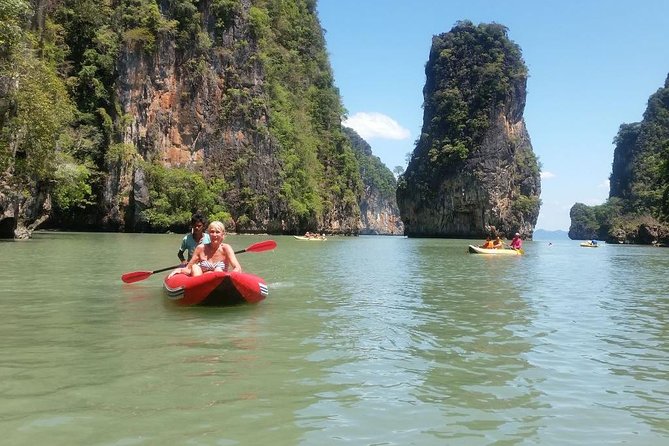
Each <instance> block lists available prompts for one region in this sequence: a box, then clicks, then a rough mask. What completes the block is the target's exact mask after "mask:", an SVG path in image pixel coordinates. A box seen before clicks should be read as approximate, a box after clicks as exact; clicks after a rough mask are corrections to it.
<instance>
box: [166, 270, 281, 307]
mask: <svg viewBox="0 0 669 446" xmlns="http://www.w3.org/2000/svg"><path fill="white" fill-rule="evenodd" d="M163 285H164V288H165V293H167V297H168V298H169V299H170V300H173V301H175V302H177V303H178V304H180V305H236V304H240V303H251V304H255V303H258V302H260V301H261V300H263V299H264V298H266V297H267V294H268V292H269V290H268V288H267V284H266V283H265V281H264V280H263V279H262V278H260V277H258V276H254V275H253V274H248V273H233V272H230V273H229V272H223V271H221V272H213V271H212V272H207V273H204V274H202V275H201V276H197V277H191V276H187V275H186V274H175V275H174V276H172V277H166V278H165V282H164V283H163Z"/></svg>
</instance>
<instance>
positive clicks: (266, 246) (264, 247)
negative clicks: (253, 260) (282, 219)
mask: <svg viewBox="0 0 669 446" xmlns="http://www.w3.org/2000/svg"><path fill="white" fill-rule="evenodd" d="M274 248H276V242H275V241H274V240H265V241H264V242H258V243H254V244H252V245H251V246H249V247H248V248H246V249H245V250H244V251H245V252H262V251H269V250H270V249H274Z"/></svg>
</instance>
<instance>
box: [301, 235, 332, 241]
mask: <svg viewBox="0 0 669 446" xmlns="http://www.w3.org/2000/svg"><path fill="white" fill-rule="evenodd" d="M293 237H295V238H296V239H297V240H304V241H309V242H324V241H325V240H327V239H326V238H325V237H322V236H319V237H304V236H302V235H294V236H293Z"/></svg>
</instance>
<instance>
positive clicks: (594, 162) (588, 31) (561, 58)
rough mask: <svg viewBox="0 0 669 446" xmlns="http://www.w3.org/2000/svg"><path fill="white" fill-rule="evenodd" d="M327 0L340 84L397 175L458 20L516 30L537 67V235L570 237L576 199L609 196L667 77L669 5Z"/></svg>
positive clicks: (322, 8)
mask: <svg viewBox="0 0 669 446" xmlns="http://www.w3.org/2000/svg"><path fill="white" fill-rule="evenodd" d="M634 5H635V6H632V4H631V2H629V1H626V2H623V1H619V0H609V1H604V0H602V1H587V0H584V1H581V2H576V1H565V2H548V1H540V0H522V1H521V0H518V1H514V0H508V1H499V0H486V1H484V0H468V1H449V0H412V1H406V0H385V1H384V0H355V1H354V0H319V2H318V15H319V18H320V21H321V25H322V27H323V28H324V30H325V39H326V45H327V50H328V53H329V56H330V63H331V65H332V68H333V70H334V76H335V84H336V86H337V87H338V88H339V90H340V94H341V97H342V100H343V102H344V107H345V108H346V110H347V112H348V119H349V120H348V121H346V124H347V125H349V126H350V127H352V128H354V129H356V130H357V131H358V133H360V135H361V136H362V137H363V138H365V140H366V141H367V142H368V143H369V144H370V146H371V147H372V150H373V152H374V154H375V155H377V156H378V157H379V158H381V161H383V162H384V163H385V164H386V166H388V168H390V169H391V170H392V169H393V168H394V167H395V166H402V167H403V168H404V167H406V161H405V159H406V153H408V152H411V151H412V150H413V148H414V143H415V140H416V139H417V137H418V135H419V133H420V130H421V127H422V119H423V109H422V103H423V94H422V91H423V86H424V84H425V71H424V68H425V62H426V61H427V58H428V54H429V51H430V46H431V44H432V36H433V35H437V34H441V33H444V32H448V31H449V30H450V29H451V28H452V27H453V26H454V25H455V23H456V22H457V21H459V20H471V21H472V22H474V23H475V24H478V23H490V22H496V23H499V24H502V25H504V26H506V27H507V28H508V29H509V32H508V34H509V38H510V39H511V40H513V41H514V42H516V43H517V44H518V45H519V46H520V48H521V50H522V52H523V59H524V60H525V64H526V65H527V67H528V69H529V79H528V83H527V90H528V93H527V104H526V106H525V114H524V116H525V123H526V125H527V129H528V132H529V134H530V138H531V140H532V146H533V148H534V153H535V154H536V155H537V156H538V157H539V161H540V163H541V165H542V181H541V183H542V193H541V199H542V202H543V205H542V208H541V213H540V215H539V221H538V222H537V228H542V229H547V230H555V229H563V230H567V229H568V228H569V223H570V220H569V209H570V208H571V206H572V205H573V204H574V203H576V202H581V203H586V204H591V205H592V204H600V203H602V202H604V200H605V199H606V198H607V197H608V193H609V187H608V177H609V175H610V173H611V163H612V162H613V150H614V146H613V138H614V137H615V136H616V134H617V133H618V128H619V127H620V124H622V123H630V122H638V121H640V120H641V119H642V117H643V112H644V111H645V109H646V103H647V101H648V97H649V96H650V95H651V94H653V93H654V92H655V91H657V90H658V89H659V88H661V87H662V86H663V85H664V81H665V79H666V78H667V74H668V73H669V1H668V2H665V1H663V0H662V1H660V0H652V1H643V0H641V1H639V2H636V3H634Z"/></svg>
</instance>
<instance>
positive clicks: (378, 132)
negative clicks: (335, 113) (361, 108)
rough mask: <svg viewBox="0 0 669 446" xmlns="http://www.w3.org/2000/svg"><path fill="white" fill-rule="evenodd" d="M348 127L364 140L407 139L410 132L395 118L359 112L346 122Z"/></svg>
mask: <svg viewBox="0 0 669 446" xmlns="http://www.w3.org/2000/svg"><path fill="white" fill-rule="evenodd" d="M342 124H344V125H345V126H346V127H350V128H352V129H353V130H355V131H356V132H357V133H358V135H360V136H361V137H362V138H363V139H366V140H367V139H372V138H380V139H398V140H399V139H407V138H409V137H410V136H411V133H410V132H409V130H407V129H405V128H404V127H402V126H401V125H400V124H399V123H398V122H397V121H395V120H394V119H393V118H391V117H389V116H386V115H384V114H382V113H375V112H373V113H365V112H359V113H356V114H354V115H353V116H351V117H349V118H348V119H347V120H346V121H344V122H343V123H342Z"/></svg>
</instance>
